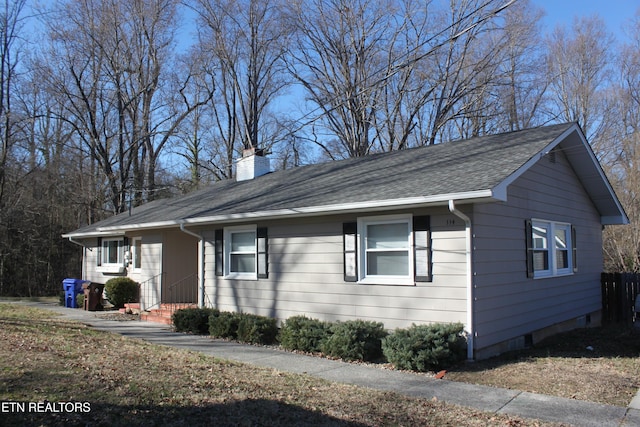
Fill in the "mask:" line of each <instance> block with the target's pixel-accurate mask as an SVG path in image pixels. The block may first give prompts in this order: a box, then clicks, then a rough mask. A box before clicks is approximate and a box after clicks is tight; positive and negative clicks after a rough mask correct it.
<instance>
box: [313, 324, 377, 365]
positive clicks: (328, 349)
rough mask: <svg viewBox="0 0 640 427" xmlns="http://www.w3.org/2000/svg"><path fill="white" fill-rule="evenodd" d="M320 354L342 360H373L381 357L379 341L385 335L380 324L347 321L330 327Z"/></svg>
mask: <svg viewBox="0 0 640 427" xmlns="http://www.w3.org/2000/svg"><path fill="white" fill-rule="evenodd" d="M330 332H331V335H330V336H329V337H328V338H327V339H326V340H325V341H324V342H323V343H322V352H323V353H325V354H326V355H328V356H333V357H339V358H341V359H344V360H375V359H377V358H379V357H380V356H381V355H382V344H381V340H382V338H384V337H385V336H386V335H387V332H386V331H385V330H384V325H383V324H382V323H380V322H369V321H364V320H349V321H346V322H336V323H334V324H332V325H331V329H330Z"/></svg>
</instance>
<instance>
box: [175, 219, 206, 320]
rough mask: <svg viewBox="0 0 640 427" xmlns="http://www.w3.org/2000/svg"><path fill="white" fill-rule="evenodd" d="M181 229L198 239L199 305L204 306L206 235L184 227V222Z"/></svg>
mask: <svg viewBox="0 0 640 427" xmlns="http://www.w3.org/2000/svg"><path fill="white" fill-rule="evenodd" d="M180 231H182V232H183V233H186V234H188V235H190V236H193V237H195V238H196V239H198V243H199V244H198V307H200V308H203V307H204V237H203V236H201V235H200V234H197V233H194V232H193V231H190V230H187V229H186V228H184V223H181V224H180Z"/></svg>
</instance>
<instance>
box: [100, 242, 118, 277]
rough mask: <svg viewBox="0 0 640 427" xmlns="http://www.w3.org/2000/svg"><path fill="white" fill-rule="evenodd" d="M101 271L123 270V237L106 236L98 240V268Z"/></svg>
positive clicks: (116, 271) (113, 271) (114, 271)
mask: <svg viewBox="0 0 640 427" xmlns="http://www.w3.org/2000/svg"><path fill="white" fill-rule="evenodd" d="M97 271H99V272H103V273H122V272H123V271H124V238H123V237H108V238H101V239H99V241H98V269H97Z"/></svg>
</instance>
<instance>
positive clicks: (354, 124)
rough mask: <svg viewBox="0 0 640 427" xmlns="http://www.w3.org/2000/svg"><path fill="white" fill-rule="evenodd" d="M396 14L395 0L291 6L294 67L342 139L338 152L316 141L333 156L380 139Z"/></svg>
mask: <svg viewBox="0 0 640 427" xmlns="http://www.w3.org/2000/svg"><path fill="white" fill-rule="evenodd" d="M395 13H396V7H395V4H394V2H392V1H373V0H358V1H346V0H330V1H319V0H308V1H300V2H298V3H296V4H295V5H294V6H293V7H292V16H291V20H292V22H295V23H296V25H297V31H296V42H295V43H294V44H293V46H294V49H292V52H291V53H290V57H289V70H290V72H291V73H292V74H293V76H294V77H295V79H296V80H297V81H298V82H299V83H300V84H301V85H302V86H303V87H304V89H305V91H306V93H307V97H308V99H309V100H310V101H311V102H312V103H313V104H314V105H315V106H316V107H317V108H318V110H319V111H320V112H321V114H320V120H321V123H322V125H323V126H325V127H326V128H327V130H328V131H329V132H330V133H331V134H333V135H335V136H337V138H338V144H339V146H340V150H339V152H335V150H333V149H332V148H331V146H330V144H327V143H325V141H322V140H317V142H318V144H319V145H320V147H321V148H322V149H323V150H324V152H325V153H326V154H327V155H329V156H330V157H332V158H333V157H342V156H346V157H356V156H364V155H366V154H368V153H369V151H370V150H371V148H372V146H373V145H374V144H375V142H376V133H375V129H374V128H373V123H374V121H375V116H376V114H377V112H378V110H379V108H380V105H379V103H380V101H379V99H380V94H381V91H382V88H383V84H382V83H380V82H379V81H378V80H380V77H381V76H382V74H381V73H380V70H382V71H384V70H385V69H386V66H387V64H388V63H389V60H388V58H387V55H388V53H389V52H390V51H391V50H392V48H391V46H390V38H391V37H393V35H394V30H393V27H392V23H391V19H390V16H393V15H394V14H395Z"/></svg>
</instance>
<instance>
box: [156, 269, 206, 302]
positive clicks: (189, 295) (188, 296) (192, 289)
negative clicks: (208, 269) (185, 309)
mask: <svg viewBox="0 0 640 427" xmlns="http://www.w3.org/2000/svg"><path fill="white" fill-rule="evenodd" d="M167 294H168V295H166V298H163V299H164V300H165V302H163V305H167V306H169V307H170V308H172V309H175V308H177V307H180V306H184V305H191V304H196V303H197V300H198V275H197V274H196V273H194V274H191V275H189V276H187V277H185V278H183V279H180V280H179V281H177V282H175V283H173V284H171V285H170V286H168V287H167Z"/></svg>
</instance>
